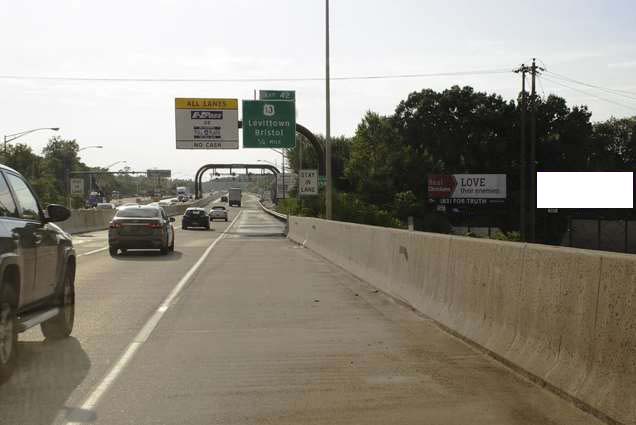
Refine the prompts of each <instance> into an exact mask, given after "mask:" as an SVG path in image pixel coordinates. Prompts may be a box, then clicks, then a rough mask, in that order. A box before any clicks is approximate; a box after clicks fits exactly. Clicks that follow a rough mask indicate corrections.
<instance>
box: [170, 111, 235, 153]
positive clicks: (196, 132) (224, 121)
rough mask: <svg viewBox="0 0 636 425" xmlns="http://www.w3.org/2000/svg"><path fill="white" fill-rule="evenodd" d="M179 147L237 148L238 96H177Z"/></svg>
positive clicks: (176, 116) (176, 114)
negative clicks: (218, 97)
mask: <svg viewBox="0 0 636 425" xmlns="http://www.w3.org/2000/svg"><path fill="white" fill-rule="evenodd" d="M175 130H176V139H177V149H238V147H239V143H238V100H237V99H185V98H177V99H175Z"/></svg>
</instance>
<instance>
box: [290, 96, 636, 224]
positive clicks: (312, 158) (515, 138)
mask: <svg viewBox="0 0 636 425" xmlns="http://www.w3.org/2000/svg"><path fill="white" fill-rule="evenodd" d="M535 105H536V116H537V144H536V158H537V171H633V170H634V169H636V117H631V118H622V119H617V118H611V119H609V120H606V121H603V122H596V123H593V122H591V112H590V111H589V110H588V108H587V107H586V106H568V104H567V102H566V100H565V99H564V98H562V97H559V96H555V95H550V96H547V97H545V98H541V97H537V98H536V99H535ZM520 114H521V109H520V102H519V101H518V100H505V99H503V98H502V97H501V96H499V95H497V94H488V93H483V92H478V91H475V90H474V89H473V88H472V87H458V86H453V87H451V88H449V89H447V90H443V91H441V92H437V91H434V90H431V89H424V90H421V91H418V92H413V93H411V94H409V95H408V97H407V98H406V99H404V100H402V101H401V102H400V103H399V104H398V105H397V107H396V108H395V111H394V112H393V113H392V114H390V115H381V114H378V113H375V112H372V111H369V112H367V113H366V114H365V115H364V117H362V120H361V121H360V123H359V124H358V126H357V129H356V131H355V134H354V135H353V136H352V137H338V138H335V139H332V140H333V147H334V148H333V151H334V157H333V158H332V164H333V172H334V188H335V199H334V218H336V219H340V220H345V221H354V222H360V223H367V224H382V225H395V226H400V225H401V226H404V223H405V222H406V218H407V217H408V216H414V217H415V218H416V221H417V222H418V223H420V228H422V230H434V231H444V229H448V227H449V223H448V220H446V218H447V217H441V216H442V215H441V214H437V213H436V212H435V211H434V208H433V206H432V205H431V204H430V203H429V202H427V197H428V194H427V176H428V175H429V174H456V173H502V174H507V175H508V200H507V206H506V208H504V209H503V210H500V211H485V214H498V215H499V217H498V224H500V227H503V228H504V229H506V230H514V229H518V215H519V214H518V209H519V198H520V193H519V173H520V159H519V158H520V145H521V131H520ZM528 117H529V115H528ZM528 127H529V126H528ZM528 136H529V135H528ZM301 137H302V136H299V139H298V142H299V143H303V147H304V149H303V168H316V167H317V158H316V154H315V152H314V151H313V149H311V145H310V144H309V143H307V142H304V141H303V140H302V138H301ZM319 138H320V139H322V141H324V138H323V137H322V136H320V137H319ZM527 140H528V141H529V137H528V138H527ZM299 143H297V144H296V147H295V148H294V149H290V151H289V159H290V163H291V166H292V168H294V169H295V170H298V168H299V165H300V164H299V152H298V146H299ZM286 204H287V207H288V208H291V209H293V210H294V211H293V212H296V213H301V214H306V215H315V216H320V215H323V214H324V195H323V197H322V199H306V200H303V204H304V207H303V211H300V210H299V207H298V205H297V202H296V200H294V199H292V200H288V201H286ZM389 218H393V219H395V220H390V219H389Z"/></svg>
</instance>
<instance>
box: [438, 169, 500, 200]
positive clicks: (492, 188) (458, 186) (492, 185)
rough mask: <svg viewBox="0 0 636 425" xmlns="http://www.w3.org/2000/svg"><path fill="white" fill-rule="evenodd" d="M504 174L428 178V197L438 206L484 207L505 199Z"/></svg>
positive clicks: (448, 175) (450, 175)
mask: <svg viewBox="0 0 636 425" xmlns="http://www.w3.org/2000/svg"><path fill="white" fill-rule="evenodd" d="M506 195H507V193H506V175H505V174H445V175H440V174H436V175H429V176H428V197H429V199H436V200H438V201H439V203H440V204H450V205H486V204H494V203H503V202H504V200H505V199H506Z"/></svg>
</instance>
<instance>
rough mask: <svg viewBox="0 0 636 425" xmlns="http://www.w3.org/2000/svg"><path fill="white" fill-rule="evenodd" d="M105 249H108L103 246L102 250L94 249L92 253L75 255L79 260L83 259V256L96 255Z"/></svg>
mask: <svg viewBox="0 0 636 425" xmlns="http://www.w3.org/2000/svg"><path fill="white" fill-rule="evenodd" d="M107 249H108V247H107V246H105V247H103V248H99V249H94V250H92V251H88V252H84V253H83V254H77V257H78V258H79V257H83V256H85V255H91V254H97V253H98V252H102V251H106V250H107Z"/></svg>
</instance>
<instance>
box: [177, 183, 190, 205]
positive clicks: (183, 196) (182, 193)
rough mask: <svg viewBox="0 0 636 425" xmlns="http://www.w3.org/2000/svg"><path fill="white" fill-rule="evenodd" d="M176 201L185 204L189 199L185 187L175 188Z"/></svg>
mask: <svg viewBox="0 0 636 425" xmlns="http://www.w3.org/2000/svg"><path fill="white" fill-rule="evenodd" d="M177 199H178V200H179V202H186V201H187V200H189V199H190V194H189V193H188V188H187V187H185V186H177Z"/></svg>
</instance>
